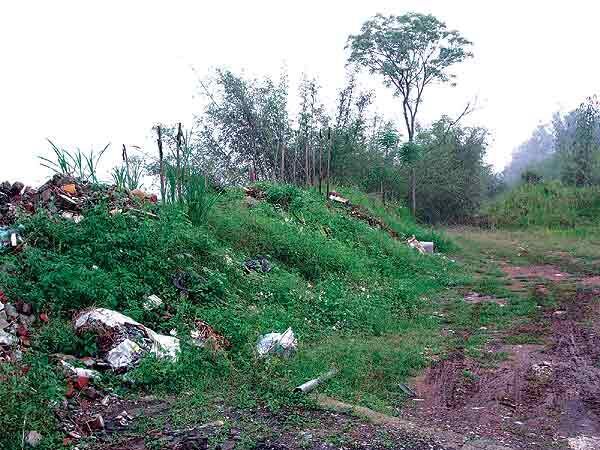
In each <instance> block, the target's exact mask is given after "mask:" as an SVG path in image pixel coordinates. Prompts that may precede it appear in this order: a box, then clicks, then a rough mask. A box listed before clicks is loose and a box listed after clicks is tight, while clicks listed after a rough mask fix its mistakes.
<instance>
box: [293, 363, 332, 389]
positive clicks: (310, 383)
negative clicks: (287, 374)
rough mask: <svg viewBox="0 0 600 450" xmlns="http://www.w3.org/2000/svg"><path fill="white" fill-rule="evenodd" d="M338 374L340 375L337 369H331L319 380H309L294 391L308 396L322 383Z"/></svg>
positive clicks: (318, 378)
mask: <svg viewBox="0 0 600 450" xmlns="http://www.w3.org/2000/svg"><path fill="white" fill-rule="evenodd" d="M337 373H338V370H337V369H335V368H334V369H331V370H330V371H329V372H327V373H324V374H323V375H320V376H319V377H317V378H313V379H312V380H309V381H307V382H306V383H303V384H301V385H300V386H298V387H296V388H295V389H294V391H296V392H302V393H303V394H308V393H309V392H311V391H313V390H314V389H315V388H316V387H317V386H318V385H320V384H321V383H323V382H325V381H327V380H330V379H331V378H333V377H334V376H335V375H337Z"/></svg>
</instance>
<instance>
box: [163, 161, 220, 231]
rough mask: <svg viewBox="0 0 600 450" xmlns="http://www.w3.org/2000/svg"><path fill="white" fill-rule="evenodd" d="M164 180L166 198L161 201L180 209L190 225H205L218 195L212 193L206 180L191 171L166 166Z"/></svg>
mask: <svg viewBox="0 0 600 450" xmlns="http://www.w3.org/2000/svg"><path fill="white" fill-rule="evenodd" d="M165 180H166V187H167V189H166V198H165V199H163V200H164V201H165V202H166V203H170V204H172V205H178V206H180V207H182V208H183V210H184V211H185V213H186V215H187V218H188V219H189V220H190V221H191V222H192V224H194V225H202V224H205V223H206V220H207V218H208V215H209V213H210V211H211V210H212V209H213V207H214V206H215V203H216V202H217V200H218V195H217V194H215V193H214V192H212V190H211V188H210V186H209V184H208V179H207V178H206V177H205V176H204V175H202V174H200V173H198V172H197V171H194V170H192V169H189V168H183V169H181V168H180V169H177V167H175V166H172V165H167V166H166V170H165Z"/></svg>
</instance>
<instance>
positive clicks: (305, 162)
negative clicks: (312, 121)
mask: <svg viewBox="0 0 600 450" xmlns="http://www.w3.org/2000/svg"><path fill="white" fill-rule="evenodd" d="M304 175H305V181H306V186H309V185H310V168H309V165H308V141H307V142H305V143H304Z"/></svg>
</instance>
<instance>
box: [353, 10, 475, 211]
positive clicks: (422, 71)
mask: <svg viewBox="0 0 600 450" xmlns="http://www.w3.org/2000/svg"><path fill="white" fill-rule="evenodd" d="M470 45H471V42H469V41H468V40H467V39H465V38H463V37H462V36H461V35H460V34H459V33H458V31H453V30H448V29H447V27H446V25H445V24H444V23H443V22H441V21H440V20H438V19H437V18H435V17H434V16H432V15H425V14H419V13H408V14H405V15H402V16H389V17H384V16H382V15H376V16H375V17H373V18H372V19H370V20H368V21H367V22H365V23H364V24H363V26H362V28H361V32H360V34H357V35H351V36H350V37H349V38H348V44H347V47H349V48H350V51H351V52H350V56H349V58H348V62H349V63H353V64H356V65H358V66H362V67H364V68H366V69H368V70H369V71H370V72H371V73H373V74H379V75H381V76H383V79H384V83H385V84H386V85H387V86H389V87H392V88H393V89H394V93H395V95H398V96H399V97H400V98H401V99H402V112H403V115H404V122H405V125H406V130H407V133H408V141H409V142H410V143H412V142H413V140H414V138H415V131H416V126H417V121H416V119H417V115H418V112H419V107H420V106H421V103H422V101H423V93H424V91H425V88H426V87H427V86H430V85H431V84H433V83H436V82H438V83H447V82H452V80H453V79H454V78H455V75H454V74H452V73H450V72H449V69H450V67H451V66H453V65H455V64H457V63H459V62H462V61H464V60H465V59H467V58H469V57H471V56H472V54H471V53H470V52H469V51H468V50H467V49H468V47H469V46H470ZM410 175H411V198H412V209H413V213H415V212H416V195H415V190H416V178H415V171H414V169H413V170H411V172H410Z"/></svg>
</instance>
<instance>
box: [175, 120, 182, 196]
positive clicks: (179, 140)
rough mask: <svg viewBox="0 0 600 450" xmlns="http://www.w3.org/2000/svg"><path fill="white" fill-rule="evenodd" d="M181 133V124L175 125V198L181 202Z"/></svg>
mask: <svg viewBox="0 0 600 450" xmlns="http://www.w3.org/2000/svg"><path fill="white" fill-rule="evenodd" d="M182 137H183V132H182V131H181V122H179V123H178V124H177V181H176V183H177V198H178V199H179V201H181V185H182V178H183V177H182V173H181V138H182Z"/></svg>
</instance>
